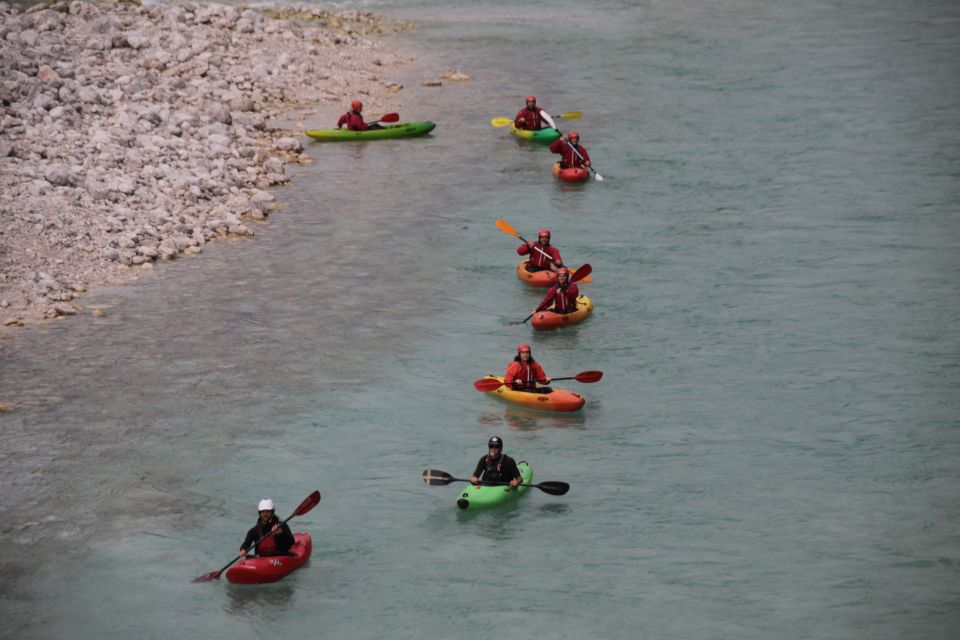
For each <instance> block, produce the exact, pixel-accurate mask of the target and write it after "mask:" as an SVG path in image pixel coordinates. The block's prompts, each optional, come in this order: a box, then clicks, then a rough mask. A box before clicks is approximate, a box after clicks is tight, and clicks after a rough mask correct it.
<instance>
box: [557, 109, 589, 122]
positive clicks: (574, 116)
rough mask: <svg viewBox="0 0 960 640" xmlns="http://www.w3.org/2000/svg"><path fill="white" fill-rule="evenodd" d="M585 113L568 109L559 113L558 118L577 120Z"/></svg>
mask: <svg viewBox="0 0 960 640" xmlns="http://www.w3.org/2000/svg"><path fill="white" fill-rule="evenodd" d="M582 115H583V111H566V112H564V113H561V114H560V115H558V116H557V117H558V118H563V119H564V120H576V119H577V118H579V117H580V116H582Z"/></svg>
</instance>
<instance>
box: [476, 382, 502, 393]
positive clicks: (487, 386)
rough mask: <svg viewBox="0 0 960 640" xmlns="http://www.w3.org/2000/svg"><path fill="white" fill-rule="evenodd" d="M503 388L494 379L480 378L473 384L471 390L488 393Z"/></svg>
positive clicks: (500, 383)
mask: <svg viewBox="0 0 960 640" xmlns="http://www.w3.org/2000/svg"><path fill="white" fill-rule="evenodd" d="M502 386H503V383H502V382H500V381H499V380H497V379H496V378H481V379H479V380H477V381H476V382H474V383H473V388H474V389H476V390H477V391H483V392H485V393H488V392H490V391H496V390H497V389H499V388H500V387H502Z"/></svg>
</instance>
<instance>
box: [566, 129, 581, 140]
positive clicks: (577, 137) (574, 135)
mask: <svg viewBox="0 0 960 640" xmlns="http://www.w3.org/2000/svg"><path fill="white" fill-rule="evenodd" d="M570 138H576V139H577V140H579V139H580V134H579V133H577V132H576V131H571V132H570V133H568V134H567V139H570Z"/></svg>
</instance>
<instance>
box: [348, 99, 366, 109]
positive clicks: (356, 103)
mask: <svg viewBox="0 0 960 640" xmlns="http://www.w3.org/2000/svg"><path fill="white" fill-rule="evenodd" d="M350 108H351V109H353V110H354V111H360V110H361V109H363V103H362V102H360V101H359V100H354V101H353V102H351V103H350Z"/></svg>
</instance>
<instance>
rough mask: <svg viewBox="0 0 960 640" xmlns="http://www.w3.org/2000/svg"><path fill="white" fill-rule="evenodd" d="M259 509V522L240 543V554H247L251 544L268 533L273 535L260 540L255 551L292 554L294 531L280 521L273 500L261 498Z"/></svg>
mask: <svg viewBox="0 0 960 640" xmlns="http://www.w3.org/2000/svg"><path fill="white" fill-rule="evenodd" d="M257 511H259V512H260V517H259V518H258V519H257V524H256V525H254V526H253V528H251V529H250V531H247V537H246V538H244V540H243V544H242V545H240V555H241V556H246V555H247V550H248V549H250V547H251V545H253V543H254V542H256V541H257V540H260V538H263V536H265V535H267V534H272V535H270V536H268V537H266V538H264V539H263V540H260V543H259V544H258V545H257V548H256V549H254V553H256V554H257V555H258V556H285V555H290V547H292V546H293V542H294V540H293V532H292V531H290V527H288V526H287V525H286V524H285V523H282V522H280V518H278V517H277V514H276V513H275V511H274V508H273V500H271V499H270V498H264V499H263V500H261V501H260V504H258V505H257Z"/></svg>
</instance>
